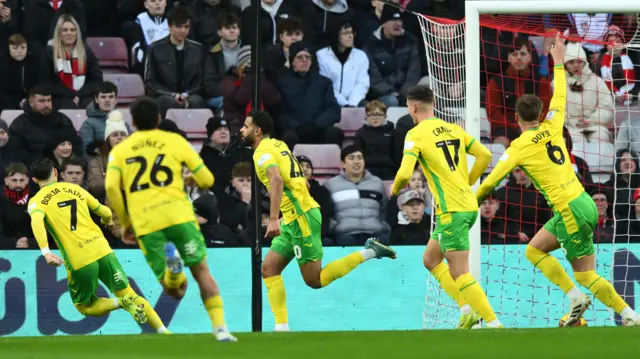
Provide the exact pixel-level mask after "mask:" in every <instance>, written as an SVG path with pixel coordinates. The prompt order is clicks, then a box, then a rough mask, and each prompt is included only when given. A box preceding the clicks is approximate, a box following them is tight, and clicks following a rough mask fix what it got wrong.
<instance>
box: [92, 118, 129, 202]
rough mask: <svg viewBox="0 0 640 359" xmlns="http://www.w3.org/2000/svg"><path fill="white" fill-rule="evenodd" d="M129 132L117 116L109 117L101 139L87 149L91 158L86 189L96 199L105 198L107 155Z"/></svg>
mask: <svg viewBox="0 0 640 359" xmlns="http://www.w3.org/2000/svg"><path fill="white" fill-rule="evenodd" d="M130 132H131V131H130V130H129V128H128V127H127V126H126V124H125V122H124V121H123V120H122V119H121V118H120V117H119V116H110V117H109V118H108V119H107V120H106V121H105V124H104V134H103V137H102V138H101V139H100V140H97V141H94V142H93V143H92V144H91V145H89V146H88V147H87V153H88V155H89V156H90V157H91V159H90V160H89V167H88V170H87V173H88V176H87V187H88V188H87V189H88V190H89V193H91V194H92V195H94V196H95V197H96V198H98V199H104V198H105V190H104V178H105V176H106V173H107V172H106V171H107V162H108V158H109V153H110V152H111V149H113V148H114V147H115V146H116V145H117V144H119V143H120V142H122V141H124V139H126V138H127V137H129V133H130Z"/></svg>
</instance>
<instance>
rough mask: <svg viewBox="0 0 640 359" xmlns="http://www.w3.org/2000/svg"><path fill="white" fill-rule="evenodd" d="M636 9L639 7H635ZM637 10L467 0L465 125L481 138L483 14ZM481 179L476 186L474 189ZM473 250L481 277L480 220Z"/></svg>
mask: <svg viewBox="0 0 640 359" xmlns="http://www.w3.org/2000/svg"><path fill="white" fill-rule="evenodd" d="M634 10H635V11H634ZM585 12H589V13H592V12H595V13H599V12H605V13H633V12H640V1H638V0H616V1H615V2H611V3H609V2H605V1H602V0H562V1H559V0H556V1H548V0H542V1H531V0H522V1H518V0H481V1H469V0H467V1H465V19H464V21H465V46H464V47H465V53H464V56H465V57H466V66H465V79H466V89H465V96H466V105H467V108H466V119H465V129H466V131H467V132H468V133H469V134H470V135H472V136H474V137H475V138H480V108H481V103H480V91H479V90H480V76H481V73H480V61H481V58H480V54H481V53H480V47H481V39H480V15H481V14H552V13H585ZM478 184H479V182H478V183H476V184H475V185H474V186H473V189H474V191H476V190H477V188H478ZM469 239H470V254H469V270H470V272H471V274H472V275H473V276H474V277H475V278H478V279H480V278H481V275H482V271H481V264H482V258H481V242H480V241H481V234H480V221H476V223H475V224H474V225H473V227H472V228H471V231H470V233H469Z"/></svg>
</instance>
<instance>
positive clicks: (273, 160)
mask: <svg viewBox="0 0 640 359" xmlns="http://www.w3.org/2000/svg"><path fill="white" fill-rule="evenodd" d="M241 133H242V138H243V140H244V143H246V144H247V145H249V146H251V148H252V149H253V150H254V154H253V161H254V163H255V168H256V174H257V176H258V178H259V179H260V182H262V184H264V185H265V187H266V188H267V189H268V190H269V197H270V203H271V204H270V205H271V208H270V211H269V225H268V226H267V231H266V235H265V237H274V239H273V241H272V242H271V249H270V250H269V252H268V253H267V255H266V257H265V259H264V262H263V263H262V277H263V278H264V283H265V285H266V287H267V297H268V299H269V304H270V305H271V310H272V311H273V314H274V317H275V322H276V327H275V331H289V318H288V314H287V302H286V293H285V289H284V282H283V281H282V276H281V274H282V271H283V270H284V269H285V268H286V267H287V265H288V264H289V263H290V262H291V260H292V259H293V258H294V257H295V258H296V260H297V262H298V265H299V266H300V273H302V278H303V279H304V282H305V283H306V284H307V285H308V286H309V287H311V288H323V287H326V286H328V285H329V284H331V282H333V281H335V280H336V279H338V278H342V277H343V276H345V275H347V274H348V273H349V272H351V271H352V270H353V269H355V268H356V267H357V266H358V265H360V264H362V263H363V262H365V261H367V260H369V259H372V258H383V257H388V258H392V259H395V257H396V252H395V251H394V250H393V249H391V248H389V247H386V246H384V245H382V244H380V243H378V242H377V241H376V240H374V239H369V240H367V242H366V244H365V248H364V249H362V250H360V251H357V252H354V253H352V254H350V255H348V256H346V257H344V258H341V259H338V260H335V261H333V262H331V263H329V264H327V266H326V267H324V268H322V254H323V253H322V238H321V231H322V216H321V214H320V209H319V206H318V204H317V203H316V201H315V200H314V199H313V198H312V197H311V195H310V194H309V189H308V184H307V180H306V179H305V178H304V176H303V174H302V169H301V168H300V164H299V163H298V161H297V160H296V159H295V157H293V155H292V154H291V151H289V148H288V147H287V145H286V144H285V143H284V142H282V141H279V140H276V139H273V138H271V133H273V119H272V118H271V116H270V115H269V114H268V113H266V112H263V111H257V112H252V113H250V114H249V116H248V117H247V118H246V120H245V121H244V127H242V129H241ZM283 193H284V196H283ZM280 212H282V220H280Z"/></svg>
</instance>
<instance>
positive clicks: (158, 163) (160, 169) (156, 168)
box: [127, 154, 173, 193]
mask: <svg viewBox="0 0 640 359" xmlns="http://www.w3.org/2000/svg"><path fill="white" fill-rule="evenodd" d="M164 156H165V155H164V154H159V155H158V157H156V160H155V161H153V167H151V172H150V173H149V179H150V180H151V183H153V185H154V186H157V187H165V186H168V185H170V184H171V183H172V182H173V173H172V172H171V168H169V167H167V166H163V165H162V160H163V159H164ZM132 163H139V164H140V169H138V173H136V175H135V177H134V178H133V182H131V187H129V192H130V193H133V192H137V191H142V190H145V189H148V188H149V184H148V183H140V179H141V178H142V175H143V174H144V173H145V172H146V171H147V160H146V159H145V158H144V157H142V156H137V157H131V158H127V164H128V165H130V164H132ZM160 173H164V175H165V176H166V179H165V180H163V181H160V180H159V179H158V174H160Z"/></svg>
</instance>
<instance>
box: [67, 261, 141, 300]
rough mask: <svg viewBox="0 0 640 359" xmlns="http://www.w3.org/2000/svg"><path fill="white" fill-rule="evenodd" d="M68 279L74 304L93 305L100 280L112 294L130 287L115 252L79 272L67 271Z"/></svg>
mask: <svg viewBox="0 0 640 359" xmlns="http://www.w3.org/2000/svg"><path fill="white" fill-rule="evenodd" d="M67 277H68V279H69V293H70V294H71V300H72V301H73V304H84V305H89V304H91V303H93V301H94V300H96V298H97V296H96V291H97V290H98V280H100V281H101V282H102V283H104V285H106V286H107V288H109V291H111V293H115V292H116V291H119V290H122V289H126V288H127V287H128V286H129V279H128V278H127V275H126V274H125V273H124V269H122V265H121V264H120V262H119V261H118V258H117V257H116V255H115V254H113V252H112V253H109V254H107V255H106V256H104V257H102V258H100V259H98V260H97V261H95V262H92V263H90V264H88V265H86V266H84V267H82V268H80V269H78V270H74V271H67Z"/></svg>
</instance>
